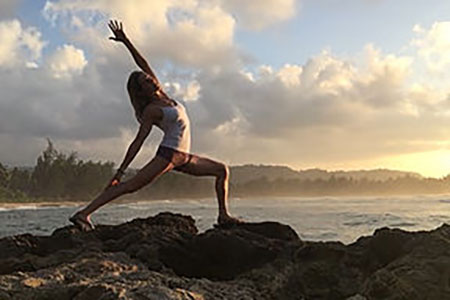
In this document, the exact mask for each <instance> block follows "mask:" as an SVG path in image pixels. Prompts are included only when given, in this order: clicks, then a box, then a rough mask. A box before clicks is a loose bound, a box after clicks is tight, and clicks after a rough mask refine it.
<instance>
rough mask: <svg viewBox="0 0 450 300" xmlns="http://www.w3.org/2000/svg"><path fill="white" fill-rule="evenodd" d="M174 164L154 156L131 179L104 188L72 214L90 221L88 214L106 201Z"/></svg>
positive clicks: (138, 187)
mask: <svg viewBox="0 0 450 300" xmlns="http://www.w3.org/2000/svg"><path fill="white" fill-rule="evenodd" d="M173 167H174V165H173V164H172V163H171V162H169V161H167V160H166V159H164V158H162V157H160V156H156V157H154V158H153V159H152V160H151V161H150V162H149V163H148V164H147V165H145V166H144V167H143V168H142V169H141V170H139V172H138V173H137V174H136V175H135V176H133V177H132V178H131V179H129V180H127V181H125V182H123V183H120V184H119V185H117V186H112V187H110V188H107V189H106V190H104V191H103V192H102V193H101V194H100V195H99V196H98V197H97V198H95V199H94V200H92V202H91V203H89V204H88V205H87V206H86V207H85V208H83V209H82V210H80V211H78V212H77V213H76V214H75V215H74V216H76V218H78V219H81V220H82V221H85V222H88V223H90V215H91V214H92V213H93V212H94V211H96V210H97V209H98V208H100V207H101V206H103V205H105V204H106V203H108V202H110V201H112V200H114V199H116V198H118V197H120V196H122V195H124V194H129V193H133V192H135V191H137V190H139V189H140V188H142V187H144V186H145V185H147V184H149V183H150V182H152V181H153V180H154V179H155V178H156V177H158V176H160V175H162V174H164V173H166V172H168V171H170V170H171V169H172V168H173Z"/></svg>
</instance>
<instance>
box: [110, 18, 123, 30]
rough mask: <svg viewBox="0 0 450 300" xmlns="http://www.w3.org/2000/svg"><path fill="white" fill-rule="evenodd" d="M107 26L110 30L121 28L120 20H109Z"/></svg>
mask: <svg viewBox="0 0 450 300" xmlns="http://www.w3.org/2000/svg"><path fill="white" fill-rule="evenodd" d="M108 27H109V28H110V29H111V30H112V31H118V30H123V25H122V22H118V21H117V20H109V23H108Z"/></svg>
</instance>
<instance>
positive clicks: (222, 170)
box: [69, 21, 240, 231]
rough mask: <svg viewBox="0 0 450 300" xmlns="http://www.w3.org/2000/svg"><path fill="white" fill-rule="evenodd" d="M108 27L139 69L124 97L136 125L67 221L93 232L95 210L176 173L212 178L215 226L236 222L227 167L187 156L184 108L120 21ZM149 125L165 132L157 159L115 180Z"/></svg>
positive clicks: (188, 149)
mask: <svg viewBox="0 0 450 300" xmlns="http://www.w3.org/2000/svg"><path fill="white" fill-rule="evenodd" d="M108 26H109V28H110V29H111V31H112V32H113V34H114V37H111V38H110V39H112V40H114V41H116V42H121V43H123V44H124V45H125V46H126V47H127V49H128V50H129V51H130V53H131V55H132V56H133V58H134V60H135V62H136V64H137V65H138V66H139V67H140V68H141V70H142V71H135V72H133V73H131V75H130V77H129V79H128V83H127V90H128V94H129V96H130V100H131V104H132V106H133V108H134V111H135V115H136V118H137V120H138V122H139V124H140V127H139V130H138V132H137V135H136V137H135V139H134V140H133V142H132V143H131V144H130V146H129V147H128V151H127V153H126V155H125V158H124V160H123V162H122V163H121V165H120V167H119V169H118V170H117V173H116V174H115V175H114V177H113V178H112V179H111V181H110V183H109V184H108V186H107V188H106V189H105V190H104V191H103V192H102V193H101V194H100V195H99V196H98V197H97V198H95V199H94V200H93V201H92V202H91V203H89V204H88V205H87V206H86V207H85V208H83V209H81V210H80V211H78V212H77V213H75V215H73V216H72V217H71V218H70V219H69V220H70V221H71V222H72V223H74V224H75V225H76V226H78V227H80V229H81V230H83V231H89V230H93V229H94V226H93V224H92V223H91V220H90V216H91V214H92V213H93V212H94V211H96V210H97V209H98V208H99V207H101V206H103V205H105V204H106V203H108V202H110V201H112V200H114V199H116V198H117V197H119V196H122V195H124V194H128V193H133V192H135V191H137V190H139V189H140V188H142V187H144V186H145V185H147V184H149V183H150V182H152V181H153V180H154V179H155V178H157V177H158V176H160V175H162V174H164V173H166V172H169V171H171V170H176V171H180V172H183V173H186V174H190V175H194V176H214V177H216V194H217V200H218V204H219V215H218V218H217V223H218V224H219V225H224V224H230V223H238V222H240V221H239V220H238V219H236V218H234V217H232V216H231V215H230V214H229V213H228V209H227V197H228V176H229V171H228V168H227V166H226V165H224V164H223V163H219V162H216V161H213V160H211V159H208V158H204V157H200V156H197V155H194V154H189V151H190V127H189V119H188V116H187V114H186V110H185V108H184V107H183V105H182V104H181V103H179V102H177V101H175V100H173V99H171V98H169V97H168V96H167V94H166V93H164V91H163V90H162V87H161V85H160V83H159V81H158V79H157V78H156V76H155V74H154V73H153V71H152V69H151V68H150V66H149V64H148V63H147V61H146V60H145V59H144V58H143V57H142V56H141V54H140V53H139V52H138V51H137V50H136V48H135V47H134V46H133V44H132V43H131V42H130V40H129V39H128V38H127V36H126V35H125V33H124V31H123V29H122V23H118V22H117V21H110V22H109V24H108ZM153 125H156V126H157V127H159V128H160V129H161V130H162V131H163V132H164V138H163V140H162V142H161V144H160V146H159V148H158V151H157V153H156V156H155V157H154V158H153V159H152V160H151V161H150V162H149V163H148V164H147V165H145V166H144V167H143V168H142V169H141V170H139V172H138V173H137V174H136V175H135V176H134V177H132V178H131V179H130V180H127V181H125V182H120V179H121V178H122V176H123V174H124V173H125V170H126V169H127V167H128V165H129V164H130V163H131V162H132V160H133V159H134V157H135V156H136V154H137V153H138V152H139V150H140V149H141V147H142V144H143V143H144V140H145V139H146V138H147V136H148V135H149V133H150V131H151V129H152V127H153Z"/></svg>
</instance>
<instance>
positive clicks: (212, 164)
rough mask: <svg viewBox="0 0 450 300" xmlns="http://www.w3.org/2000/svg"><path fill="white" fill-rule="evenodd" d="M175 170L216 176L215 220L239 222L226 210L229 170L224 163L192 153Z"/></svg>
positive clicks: (225, 222)
mask: <svg viewBox="0 0 450 300" xmlns="http://www.w3.org/2000/svg"><path fill="white" fill-rule="evenodd" d="M176 170H178V171H181V172H183V173H186V174H190V175H194V176H214V177H216V195H217V202H218V205H219V216H218V218H217V222H218V223H219V224H227V223H238V222H240V221H239V220H238V219H236V218H234V217H232V216H231V215H230V213H229V212H228V181H229V174H230V172H229V170H228V167H227V166H226V165H225V164H223V163H220V162H217V161H214V160H212V159H209V158H204V157H200V156H197V155H193V156H192V158H191V160H190V161H189V162H188V163H187V164H185V165H183V166H181V167H178V168H176Z"/></svg>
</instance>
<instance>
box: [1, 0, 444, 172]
mask: <svg viewBox="0 0 450 300" xmlns="http://www.w3.org/2000/svg"><path fill="white" fill-rule="evenodd" d="M255 3H256V1H253V0H132V1H123V0H59V1H57V0H52V1H45V0H6V1H5V0H2V1H1V2H0V91H1V94H0V162H2V163H4V164H7V165H10V166H24V165H26V166H31V165H34V164H35V162H36V159H37V157H38V156H39V154H40V153H41V152H42V151H43V150H44V149H45V147H46V144H47V140H46V139H47V138H50V139H51V140H52V141H53V143H54V144H55V147H56V148H57V149H59V150H61V151H63V152H71V151H75V152H77V153H78V155H79V157H80V158H81V159H91V160H94V161H98V160H101V161H113V162H115V163H116V165H119V164H120V163H121V161H122V159H123V157H124V154H125V152H126V149H127V147H128V145H129V144H130V142H131V141H132V140H133V138H134V136H135V134H136V132H137V129H138V123H137V121H136V120H135V119H134V113H133V111H132V107H131V105H130V102H129V98H128V95H127V93H126V88H125V85H126V80H127V78H128V75H129V73H130V72H131V71H133V70H135V69H137V66H136V65H135V64H134V62H133V60H132V58H131V57H130V55H129V53H128V52H127V50H126V48H125V47H124V46H123V45H121V44H119V43H115V42H113V41H111V40H109V39H108V37H109V36H110V33H109V32H108V30H109V29H108V27H107V22H108V20H109V19H118V20H120V21H122V22H123V25H124V30H125V32H126V34H127V35H128V36H129V38H130V39H131V41H132V42H133V43H134V44H135V46H136V47H137V48H138V49H139V51H140V52H141V53H142V54H143V55H144V56H145V57H146V58H147V60H148V61H149V63H150V64H151V66H152V68H153V69H154V70H155V72H156V74H157V76H158V77H159V79H160V81H161V82H163V84H164V86H165V89H166V91H167V92H168V93H169V94H170V95H171V96H172V97H173V98H175V99H179V100H181V101H183V102H184V103H185V105H186V107H187V110H188V113H189V115H190V118H191V124H192V152H194V153H197V154H200V155H204V156H208V157H211V158H214V159H217V160H220V161H223V162H225V163H227V164H230V165H239V164H248V163H252V164H276V165H286V166H290V167H292V168H294V169H298V170H299V169H309V168H322V169H327V170H359V169H376V168H388V169H396V170H404V171H413V172H418V173H420V174H422V175H424V176H429V177H438V178H439V177H442V176H446V175H447V174H450V141H449V137H450V17H449V16H450V1H442V0H427V1H423V0H297V1H296V0H259V1H257V4H255ZM161 138H162V134H161V132H159V131H158V129H156V128H155V129H154V130H153V132H152V133H151V136H150V137H149V139H148V141H147V142H146V144H145V145H144V147H143V149H142V150H141V151H140V153H139V155H138V157H137V158H136V159H135V161H134V162H133V164H132V167H135V168H139V167H140V166H142V165H143V164H145V163H146V162H147V161H148V160H150V159H151V158H152V156H153V155H154V154H155V150H156V148H157V146H158V144H159V142H160V140H161Z"/></svg>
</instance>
